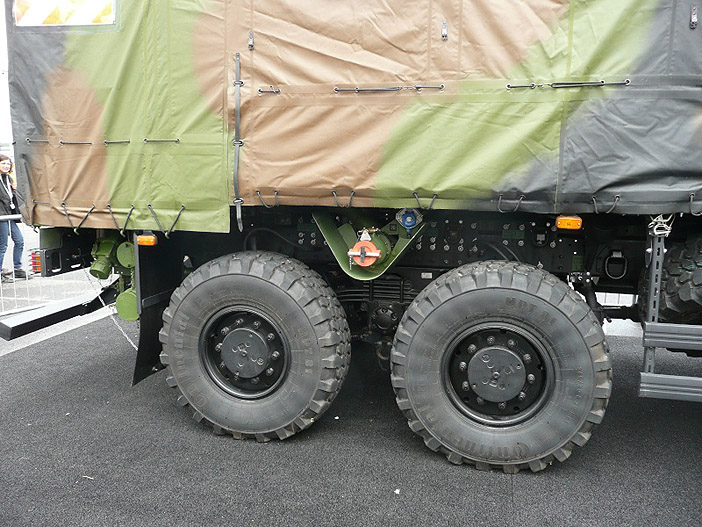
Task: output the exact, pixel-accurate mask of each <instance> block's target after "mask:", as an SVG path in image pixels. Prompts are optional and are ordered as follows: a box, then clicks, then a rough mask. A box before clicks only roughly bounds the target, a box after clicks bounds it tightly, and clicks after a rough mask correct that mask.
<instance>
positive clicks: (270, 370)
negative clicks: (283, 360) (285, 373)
mask: <svg viewBox="0 0 702 527" xmlns="http://www.w3.org/2000/svg"><path fill="white" fill-rule="evenodd" d="M274 373H275V372H274V371H273V368H268V369H267V370H266V375H267V376H268V377H270V376H271V375H273V374H274Z"/></svg>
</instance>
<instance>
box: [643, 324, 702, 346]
mask: <svg viewBox="0 0 702 527" xmlns="http://www.w3.org/2000/svg"><path fill="white" fill-rule="evenodd" d="M643 345H644V348H669V349H683V350H702V326H691V325H687V324H665V323H661V322H644V323H643Z"/></svg>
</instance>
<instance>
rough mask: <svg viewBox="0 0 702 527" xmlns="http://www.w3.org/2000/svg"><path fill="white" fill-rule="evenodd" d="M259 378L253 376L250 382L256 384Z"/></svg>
mask: <svg viewBox="0 0 702 527" xmlns="http://www.w3.org/2000/svg"><path fill="white" fill-rule="evenodd" d="M260 380H261V379H259V378H258V377H254V378H253V379H251V384H258V381H260Z"/></svg>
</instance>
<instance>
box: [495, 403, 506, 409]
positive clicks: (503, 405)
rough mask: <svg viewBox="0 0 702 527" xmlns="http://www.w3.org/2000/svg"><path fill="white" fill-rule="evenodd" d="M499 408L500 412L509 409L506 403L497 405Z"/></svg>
mask: <svg viewBox="0 0 702 527" xmlns="http://www.w3.org/2000/svg"><path fill="white" fill-rule="evenodd" d="M497 407H498V408H499V409H500V410H504V409H505V408H507V405H506V404H505V403H500V404H498V405H497Z"/></svg>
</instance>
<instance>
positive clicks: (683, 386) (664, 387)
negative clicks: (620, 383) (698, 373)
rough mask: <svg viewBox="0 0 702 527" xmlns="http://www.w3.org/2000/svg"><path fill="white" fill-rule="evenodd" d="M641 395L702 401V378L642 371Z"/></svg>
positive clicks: (652, 397)
mask: <svg viewBox="0 0 702 527" xmlns="http://www.w3.org/2000/svg"><path fill="white" fill-rule="evenodd" d="M688 349H689V348H688ZM639 397H648V398H651V399H674V400H676V401H696V402H702V378H701V377H683V376H681V375H663V374H660V373H645V372H641V382H640V383H639Z"/></svg>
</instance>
